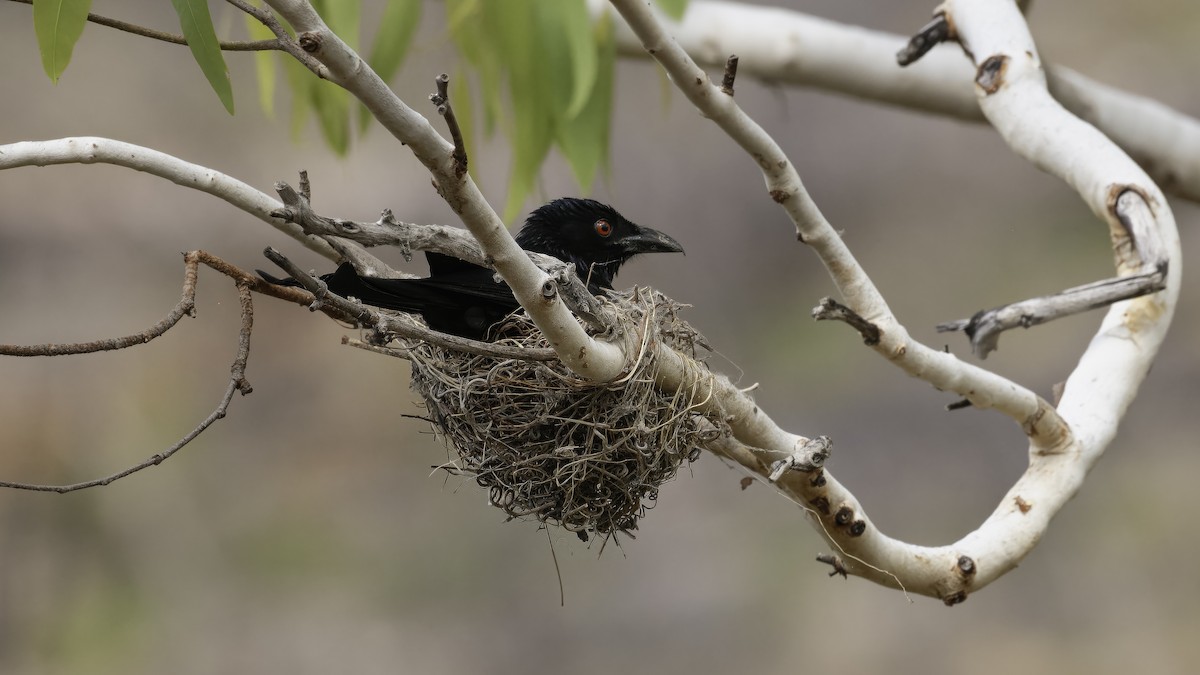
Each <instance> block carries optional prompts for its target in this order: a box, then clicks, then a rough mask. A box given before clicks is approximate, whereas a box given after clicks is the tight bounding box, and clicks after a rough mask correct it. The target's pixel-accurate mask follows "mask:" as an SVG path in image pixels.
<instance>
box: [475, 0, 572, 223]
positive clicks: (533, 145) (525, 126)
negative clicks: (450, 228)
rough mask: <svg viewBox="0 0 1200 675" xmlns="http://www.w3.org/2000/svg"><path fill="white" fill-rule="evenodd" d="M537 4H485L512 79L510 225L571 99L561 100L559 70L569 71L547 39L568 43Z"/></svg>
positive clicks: (528, 0)
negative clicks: (558, 117)
mask: <svg viewBox="0 0 1200 675" xmlns="http://www.w3.org/2000/svg"><path fill="white" fill-rule="evenodd" d="M538 4H539V3H538V2H537V1H536V0H507V1H506V2H502V3H497V2H484V3H482V6H483V12H482V21H483V25H485V26H486V27H487V28H488V31H489V32H490V33H491V34H492V36H493V37H494V39H495V45H496V47H497V58H498V60H499V61H500V62H501V63H502V65H503V67H504V68H505V70H506V72H507V74H508V84H509V101H510V103H511V105H512V128H511V131H510V133H509V138H510V139H511V142H512V150H513V167H512V172H511V175H510V178H509V186H508V200H507V202H506V206H505V210H504V213H505V220H511V219H512V218H513V217H514V216H516V214H517V212H518V211H520V209H521V205H522V204H523V203H524V200H525V198H526V197H527V196H528V195H529V193H530V192H531V191H532V190H533V186H534V184H535V182H536V180H537V175H538V169H540V168H541V165H542V162H543V161H544V160H545V158H546V155H547V153H549V152H550V146H551V144H552V143H553V141H554V123H555V110H556V109H565V99H566V98H567V97H565V96H564V97H562V98H563V101H562V102H561V103H560V102H559V101H557V100H555V99H556V97H555V93H556V91H557V87H556V84H557V80H559V79H561V78H558V77H557V73H556V70H558V69H560V68H564V67H568V66H567V64H566V63H565V62H564V61H563V60H558V59H554V58H548V57H547V56H546V53H547V52H546V45H545V44H543V43H542V41H543V40H549V41H551V42H554V41H555V40H556V39H557V41H558V43H560V44H562V39H561V35H558V36H556V35H554V34H553V33H551V32H549V31H548V30H547V29H546V28H545V26H546V24H545V22H544V21H542V14H541V12H539V11H538Z"/></svg>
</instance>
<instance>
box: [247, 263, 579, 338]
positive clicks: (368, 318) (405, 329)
mask: <svg viewBox="0 0 1200 675" xmlns="http://www.w3.org/2000/svg"><path fill="white" fill-rule="evenodd" d="M263 255H265V256H266V257H267V259H268V260H270V261H271V262H273V263H275V264H276V265H279V267H280V268H281V269H283V270H284V271H285V272H287V273H288V275H289V276H291V277H292V278H293V279H295V280H296V281H297V282H299V283H300V285H301V286H303V287H304V288H305V289H306V290H307V291H308V292H309V293H312V297H313V300H312V302H311V304H310V306H309V309H312V310H313V311H316V310H321V311H324V312H326V313H327V314H328V313H329V309H330V308H332V310H333V311H334V312H336V313H337V314H340V315H344V316H346V317H348V318H349V319H350V320H351V321H353V322H354V323H357V324H358V325H360V326H363V327H366V328H374V329H376V330H378V331H381V332H383V333H391V334H395V335H398V336H400V337H403V338H409V339H414V340H421V341H423V342H428V343H430V344H434V345H438V346H439V347H444V348H446V349H454V350H457V351H460V352H467V353H470V354H479V355H481V356H494V357H499V358H503V359H520V360H522V361H552V360H554V359H556V358H558V356H557V355H556V353H555V351H554V350H553V349H549V348H545V349H525V348H522V347H512V346H509V345H500V344H492V343H490V342H480V341H479V340H469V339H467V338H462V337H458V336H456V335H447V334H445V333H439V332H438V331H435V330H430V329H428V328H423V327H421V326H418V325H416V324H415V323H404V322H401V321H398V320H396V319H395V318H393V317H391V316H388V315H386V314H383V313H382V312H379V311H376V310H374V309H372V308H370V307H367V306H366V305H363V304H362V303H358V302H353V301H351V300H348V299H346V298H343V297H342V296H340V295H337V294H336V293H331V292H329V288H328V287H327V286H326V285H325V282H323V281H321V280H320V279H317V278H315V277H313V276H312V275H311V274H309V273H307V272H305V271H304V270H302V269H300V268H299V267H298V266H297V265H296V263H294V262H292V261H291V260H288V258H287V256H285V255H283V254H282V253H280V252H279V251H276V250H275V249H273V248H270V247H268V248H267V249H266V250H264V251H263Z"/></svg>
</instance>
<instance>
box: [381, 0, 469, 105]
mask: <svg viewBox="0 0 1200 675" xmlns="http://www.w3.org/2000/svg"><path fill="white" fill-rule="evenodd" d="M419 23H421V0H388V4H387V7H386V8H385V9H384V10H383V17H382V18H381V19H380V20H379V32H377V33H376V34H375V44H373V45H371V55H370V56H369V57H367V63H369V64H370V65H371V68H372V69H373V70H374V71H375V72H376V73H377V74H378V75H379V77H381V78H383V81H384V82H387V81H388V80H391V79H392V77H393V76H394V75H395V74H396V71H397V70H399V69H400V64H401V63H403V62H404V56H405V55H406V54H407V53H408V46H409V45H410V44H412V37H413V35H414V34H416V31H417V24H419ZM455 107H456V108H457V107H458V106H455ZM358 121H359V128H360V129H366V128H367V125H368V124H369V123H370V121H371V113H370V111H368V110H367V109H366V108H365V107H363V106H359V119H358Z"/></svg>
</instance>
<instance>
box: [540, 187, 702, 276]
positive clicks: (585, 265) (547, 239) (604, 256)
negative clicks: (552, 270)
mask: <svg viewBox="0 0 1200 675" xmlns="http://www.w3.org/2000/svg"><path fill="white" fill-rule="evenodd" d="M517 243H518V244H520V245H521V248H523V249H525V250H527V251H534V252H536V253H545V254H546V255H552V256H554V257H555V258H558V259H559V260H562V261H563V262H569V263H575V271H576V273H578V274H579V277H580V278H581V279H584V280H585V281H587V282H588V287H589V288H591V289H592V290H593V291H595V290H596V289H597V288H612V282H613V278H614V277H616V276H617V270H618V269H620V267H621V265H622V264H624V263H625V261H626V260H629V259H630V258H632V257H633V256H635V255H637V254H639V253H682V252H683V247H682V246H680V245H679V242H677V241H675V240H674V239H672V238H671V237H669V236H667V235H665V234H663V233H662V232H659V231H658V230H654V229H651V228H649V227H642V226H640V225H637V224H636V223H633V222H631V221H629V220H626V219H625V217H624V216H622V215H621V214H619V213H617V210H616V209H614V208H613V207H611V206H608V205H607V204H601V203H600V202H598V201H595V200H593V199H575V198H565V199H555V200H554V201H552V202H550V203H549V204H546V205H545V206H542V207H539V208H538V209H537V210H535V211H534V212H533V213H531V214H529V218H527V219H526V220H525V227H523V228H521V231H520V232H518V233H517Z"/></svg>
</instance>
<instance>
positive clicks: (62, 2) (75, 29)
mask: <svg viewBox="0 0 1200 675" xmlns="http://www.w3.org/2000/svg"><path fill="white" fill-rule="evenodd" d="M91 6H92V0H36V1H35V2H34V3H33V32H34V33H35V34H36V35H37V41H38V51H40V52H41V53H42V68H43V69H45V71H46V74H47V75H49V76H50V81H51V82H54V83H56V84H57V83H58V78H59V77H60V76H61V75H62V74H63V71H64V70H66V69H67V64H68V63H70V62H71V52H72V51H74V50H75V43H76V42H78V41H79V36H81V35H83V27H84V26H86V25H87V16H88V10H89V9H90V8H91Z"/></svg>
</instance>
